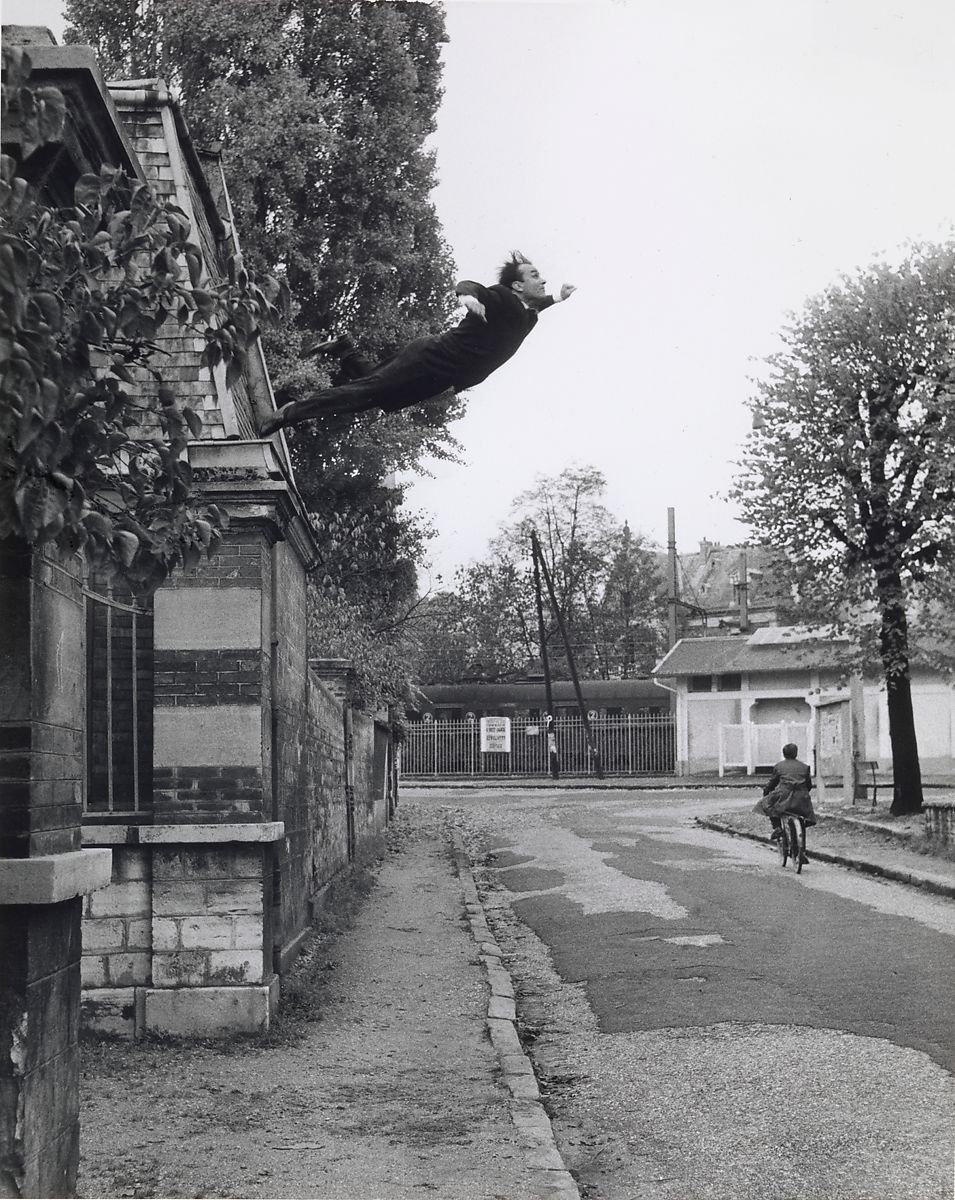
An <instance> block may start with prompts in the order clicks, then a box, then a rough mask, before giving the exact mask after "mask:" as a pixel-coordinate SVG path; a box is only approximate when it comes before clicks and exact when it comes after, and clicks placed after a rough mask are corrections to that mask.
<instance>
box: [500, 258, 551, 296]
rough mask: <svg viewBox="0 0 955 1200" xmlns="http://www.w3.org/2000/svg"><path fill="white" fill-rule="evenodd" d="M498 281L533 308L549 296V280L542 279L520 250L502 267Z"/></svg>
mask: <svg viewBox="0 0 955 1200" xmlns="http://www.w3.org/2000/svg"><path fill="white" fill-rule="evenodd" d="M497 281H498V283H501V284H503V285H504V287H506V288H510V289H511V291H512V292H513V293H514V294H515V295H516V296H517V297H518V299H520V300H523V301H524V303H525V304H528V305H530V306H531V307H532V308H533V307H534V306H535V305H536V304H539V303H540V301H541V300H543V298H544V297H545V296H546V295H547V280H546V279H543V278H541V273H540V271H538V269H537V268H536V267H535V266H534V264H533V263H532V262H531V260H530V259H529V258H527V257H526V255H523V254H521V252H520V251H519V250H514V251H512V252H511V257H510V258H509V259H508V260H507V262H506V263H505V264H504V266H503V267H501V270H500V274H499V275H498V277H497Z"/></svg>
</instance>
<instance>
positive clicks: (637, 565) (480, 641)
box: [416, 467, 660, 682]
mask: <svg viewBox="0 0 955 1200" xmlns="http://www.w3.org/2000/svg"><path fill="white" fill-rule="evenodd" d="M604 489H605V482H604V477H603V476H602V475H601V473H600V472H599V471H597V470H595V469H594V468H592V467H568V468H566V469H565V470H563V471H562V472H561V473H560V474H559V475H556V476H550V477H548V476H541V477H539V478H538V479H537V481H536V482H535V484H534V486H533V487H532V488H530V489H528V490H527V491H525V492H523V493H521V495H519V496H518V497H517V498H516V499H515V501H514V505H513V509H512V512H513V519H512V520H511V521H510V522H508V523H506V524H505V525H504V526H502V528H501V530H500V532H499V533H498V534H497V536H496V537H495V538H494V539H493V540H492V541H491V543H490V546H489V548H488V554H487V556H486V557H485V558H484V559H483V560H481V561H480V562H477V563H472V564H471V565H470V566H468V567H466V568H464V569H462V570H461V571H459V572H458V574H457V576H456V581H455V590H454V593H453V594H452V595H450V596H442V597H440V598H437V599H436V600H434V601H433V602H432V603H431V604H430V605H429V606H426V609H425V611H426V613H428V614H429V615H431V616H433V618H434V622H435V627H434V630H433V632H432V635H431V636H430V637H429V638H427V639H425V641H424V644H423V648H422V650H421V652H420V654H419V656H418V658H417V659H416V662H417V667H418V678H420V679H422V680H428V681H436V680H437V679H439V678H443V679H444V680H445V681H447V682H453V681H455V680H458V679H460V678H462V677H463V675H465V674H467V673H469V672H471V671H472V670H473V669H474V668H475V665H476V664H477V663H480V665H481V670H482V673H483V674H485V675H486V676H487V677H489V678H506V677H508V676H515V675H519V674H521V673H523V672H524V671H525V670H526V668H527V663H528V659H529V658H532V657H534V656H536V655H537V654H539V653H540V646H539V632H538V625H537V613H536V604H535V598H534V585H533V570H532V563H531V552H530V533H531V530H532V529H536V530H537V533H538V537H539V538H540V542H541V547H542V550H543V553H544V557H545V561H546V563H547V566H548V570H549V572H550V574H551V577H552V579H553V581H554V587H555V592H556V596H557V602H558V604H559V606H560V610H561V614H562V616H563V618H564V623H565V625H566V627H567V629H568V634H569V638H570V641H571V645H572V649H573V653H574V658H575V661H576V664H577V668H578V672H579V673H580V674H581V675H582V676H585V677H586V676H589V677H591V678H593V677H598V678H600V677H603V678H607V677H610V676H618V675H624V676H626V675H628V674H629V675H632V674H634V672H635V671H636V670H638V669H640V668H645V666H646V665H647V664H649V663H652V661H653V659H654V657H655V654H654V651H655V645H656V642H655V639H656V637H657V634H658V630H659V620H660V618H659V602H658V599H657V573H656V564H655V560H654V557H653V555H652V553H651V552H650V551H648V550H647V549H646V548H645V547H644V545H643V541H642V539H641V538H639V537H634V536H633V534H632V533H631V532H630V529H629V526H628V525H626V524H624V525H623V526H621V525H620V523H619V522H618V521H617V519H616V518H615V517H614V516H613V515H612V514H611V513H610V512H609V510H608V509H607V508H606V507H605V506H604V504H603V503H602V497H603V492H604ZM544 609H545V614H546V617H547V623H546V628H545V637H546V639H547V647H548V653H549V657H550V660H551V666H552V669H553V671H554V674H555V677H569V666H568V662H567V657H566V652H565V650H564V645H563V640H562V639H561V637H560V634H559V630H558V627H557V623H556V620H555V619H554V616H553V613H552V612H551V611H550V605H549V602H548V600H547V598H546V595H545V600H544ZM449 671H451V672H454V674H453V675H451V676H449V675H448V674H447V672H449Z"/></svg>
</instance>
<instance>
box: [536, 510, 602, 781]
mask: <svg viewBox="0 0 955 1200" xmlns="http://www.w3.org/2000/svg"><path fill="white" fill-rule="evenodd" d="M531 538H532V541H531V546H532V549H533V551H534V554H535V556H536V561H537V563H539V564H540V573H541V574H542V575H543V576H544V585H545V587H546V588H547V595H548V596H549V597H550V606H551V608H552V609H553V610H554V616H555V617H556V618H557V627H558V629H560V636H561V637H562V638H563V640H564V649H565V650H566V651H567V665H568V666H569V667H570V678H571V679H572V680H573V684H574V694H575V695H576V697H577V708H578V709H579V710H580V719H581V721H582V722H583V726H584V732H585V733H586V735H587V745H588V746H589V748H590V754H591V757H592V758H593V760H594V773H595V774H596V776H597V778H598V779H603V777H604V771H603V765H602V764H601V761H600V753H599V751H598V750H597V743H596V741H595V740H594V733H593V730H592V729H591V727H590V718H589V717H588V716H587V709H586V708H585V707H584V694H583V692H582V691H581V690H580V677H579V676H578V674H577V663H576V662H575V661H574V652H573V650H572V649H571V645H570V638H569V637H568V636H567V626H566V625H565V624H564V616H563V613H562V612H561V611H560V605H559V604H558V603H557V593H556V592H555V591H554V581H553V580H552V579H551V577H550V572H549V571H548V569H547V563H546V562H544V556H543V554H542V553H541V548H540V543H539V542H538V540H537V535H536V533H532V534H531Z"/></svg>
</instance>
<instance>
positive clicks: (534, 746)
mask: <svg viewBox="0 0 955 1200" xmlns="http://www.w3.org/2000/svg"><path fill="white" fill-rule="evenodd" d="M590 726H591V729H592V731H593V735H594V742H595V744H596V747H597V752H598V753H599V755H600V761H601V765H602V767H603V770H604V773H605V774H607V775H669V774H672V772H673V770H674V766H675V758H676V725H675V719H674V717H673V715H672V714H670V713H652V714H650V713H648V714H643V713H638V714H630V715H623V716H618V717H591V718H590ZM555 731H556V735H557V751H558V757H559V762H560V770H561V773H562V774H565V775H593V774H594V773H595V772H594V762H593V755H592V754H591V752H590V748H589V746H588V744H587V733H586V730H585V728H584V724H583V721H581V720H580V718H579V717H570V718H568V717H564V718H560V717H559V718H558V719H557V720H556V722H555ZM548 773H549V764H548V759H547V737H546V734H545V730H544V725H543V722H542V721H540V720H535V719H534V718H532V717H512V718H511V751H510V753H509V754H494V753H487V752H485V753H482V751H481V731H480V725H479V722H478V721H476V720H473V721H468V720H464V721H416V722H415V723H414V724H412V725H410V726H409V727H408V730H407V733H406V737H405V740H404V742H403V743H402V745H401V774H402V775H404V776H502V775H505V776H507V775H516V776H531V775H547V774H548Z"/></svg>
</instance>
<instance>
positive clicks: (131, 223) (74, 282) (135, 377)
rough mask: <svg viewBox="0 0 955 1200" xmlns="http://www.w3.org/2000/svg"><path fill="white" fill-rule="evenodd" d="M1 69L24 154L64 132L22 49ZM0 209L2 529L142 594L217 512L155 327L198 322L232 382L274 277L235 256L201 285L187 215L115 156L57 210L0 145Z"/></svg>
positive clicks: (209, 351)
mask: <svg viewBox="0 0 955 1200" xmlns="http://www.w3.org/2000/svg"><path fill="white" fill-rule="evenodd" d="M5 70H6V82H5V87H4V97H5V102H6V104H7V106H8V107H7V112H6V113H5V116H7V117H8V119H12V121H13V122H14V123H15V124H16V125H17V127H18V128H20V129H22V130H24V139H25V140H24V142H23V150H24V153H26V152H27V151H30V150H31V147H32V148H35V147H36V145H37V144H38V140H40V139H50V138H55V137H57V136H59V125H60V124H61V121H62V108H61V107H60V106H59V104H58V102H57V101H56V100H55V98H54V97H53V96H52V95H51V94H50V89H43V91H42V92H39V93H34V92H32V90H31V89H30V88H29V86H28V85H27V82H26V80H27V78H28V75H29V70H30V63H29V58H28V56H27V55H25V54H24V53H23V52H22V51H19V50H14V51H9V52H7V53H6V54H5ZM56 114H59V119H56ZM0 212H2V218H3V233H2V234H0V258H2V262H3V270H2V274H0V364H2V368H3V373H2V379H0V440H2V446H3V450H2V461H0V536H2V537H8V536H11V535H12V536H15V537H19V538H22V539H23V540H25V541H26V542H28V543H30V544H32V545H42V544H44V543H50V542H52V543H55V544H57V545H58V546H60V547H61V548H64V549H66V550H69V551H77V550H82V551H83V552H84V553H85V554H86V556H87V558H88V560H89V561H90V562H91V563H93V564H94V565H96V566H97V567H100V568H105V569H107V570H118V571H119V572H121V573H122V574H123V575H124V576H125V578H126V579H127V581H128V582H129V584H130V586H131V587H132V588H133V590H134V591H135V592H137V593H141V594H145V593H148V592H150V591H151V590H152V589H154V588H155V587H156V586H157V585H158V584H159V583H160V582H161V581H162V580H163V578H165V576H166V575H167V574H168V572H169V571H170V570H172V568H173V567H174V566H176V565H177V564H178V563H182V562H184V563H186V564H190V563H193V562H195V561H197V560H198V558H199V557H200V556H201V554H202V553H203V552H204V551H208V552H210V553H211V552H212V550H213V549H214V548H215V545H216V539H217V530H218V529H219V528H220V527H221V523H222V514H221V513H219V512H218V510H217V509H216V508H215V507H214V506H212V505H205V506H202V505H198V504H197V501H196V497H195V495H194V493H193V491H192V486H191V475H190V468H189V464H188V462H187V461H186V460H185V458H184V457H183V451H184V449H185V446H186V443H187V442H188V440H189V439H190V437H198V436H199V434H200V432H201V425H202V423H201V418H200V417H199V416H198V414H196V413H195V412H193V411H192V410H191V409H189V408H188V407H185V406H182V407H181V406H179V405H177V403H176V401H175V398H174V395H173V392H172V389H170V388H168V387H165V386H164V385H163V379H162V368H161V366H157V365H156V363H157V346H156V343H155V338H156V336H157V334H158V333H159V330H160V329H161V327H162V326H163V324H164V323H165V322H166V321H167V320H172V321H175V322H176V323H177V324H178V325H180V326H188V327H190V328H192V329H194V330H195V332H196V334H197V336H200V337H204V338H205V343H206V345H205V349H204V351H203V361H204V362H205V363H207V364H209V365H214V364H216V363H218V362H224V363H225V364H226V367H227V373H228V376H229V377H230V378H232V377H234V375H235V374H236V373H238V372H240V371H241V364H242V361H243V354H244V350H245V348H246V347H247V346H248V345H249V344H250V343H251V342H252V341H253V340H254V339H255V338H256V337H257V336H258V332H259V325H260V322H261V321H263V320H266V319H268V318H269V317H271V316H272V315H273V314H274V313H275V311H276V310H275V303H274V302H275V300H276V299H277V298H278V297H279V287H278V285H277V284H276V283H275V282H274V281H272V280H267V281H266V282H265V283H264V284H263V285H262V286H261V287H260V286H259V285H257V284H256V282H255V280H254V278H253V277H252V275H251V274H250V273H249V272H248V271H247V270H246V269H245V268H244V267H243V264H242V262H241V261H240V260H238V259H236V260H235V261H233V262H232V263H231V264H230V279H229V280H228V281H227V282H225V283H223V284H222V285H221V286H218V287H215V288H210V287H208V286H207V287H206V288H205V289H203V288H200V287H199V286H198V285H199V280H200V269H201V253H200V250H199V248H198V247H197V246H196V245H195V244H194V243H192V242H191V241H190V240H189V237H190V232H191V231H190V226H189V222H188V220H187V219H186V217H185V215H184V214H183V212H182V211H181V210H180V209H178V208H177V207H176V206H175V205H173V204H171V203H168V202H161V201H159V200H157V198H156V197H155V195H154V194H153V192H152V191H151V189H150V188H149V187H148V186H146V185H145V184H142V183H140V182H139V181H137V180H135V179H130V178H128V177H127V176H126V175H125V174H124V173H123V172H122V171H120V170H116V169H114V168H112V167H108V166H104V167H103V168H102V170H101V172H100V174H99V175H92V174H90V175H84V176H83V177H82V178H80V179H79V181H78V182H77V184H76V189H75V198H74V204H73V206H72V207H70V208H67V209H61V210H54V209H51V208H49V207H47V206H45V205H43V204H42V203H40V201H39V199H38V197H37V195H36V194H35V192H34V190H33V189H32V188H31V187H30V186H29V185H28V184H27V182H26V180H25V179H24V178H22V177H21V176H20V175H19V174H18V165H17V162H16V161H15V160H14V159H13V158H11V157H9V156H3V158H2V161H0Z"/></svg>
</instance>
